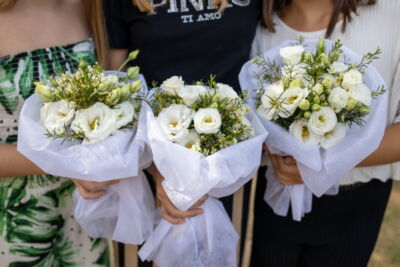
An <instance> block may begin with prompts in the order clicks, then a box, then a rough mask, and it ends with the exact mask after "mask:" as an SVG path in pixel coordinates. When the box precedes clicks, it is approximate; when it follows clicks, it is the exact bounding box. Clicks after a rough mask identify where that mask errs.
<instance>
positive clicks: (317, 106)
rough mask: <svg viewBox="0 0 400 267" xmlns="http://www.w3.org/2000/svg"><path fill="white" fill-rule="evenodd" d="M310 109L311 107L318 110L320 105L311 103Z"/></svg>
mask: <svg viewBox="0 0 400 267" xmlns="http://www.w3.org/2000/svg"><path fill="white" fill-rule="evenodd" d="M311 109H312V111H318V110H320V109H321V106H320V105H318V104H314V105H312V107H311Z"/></svg>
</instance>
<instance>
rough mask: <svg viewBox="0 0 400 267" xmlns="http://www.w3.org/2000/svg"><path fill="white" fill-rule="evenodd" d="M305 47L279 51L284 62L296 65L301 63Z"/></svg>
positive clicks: (298, 46) (290, 47) (292, 47)
mask: <svg viewBox="0 0 400 267" xmlns="http://www.w3.org/2000/svg"><path fill="white" fill-rule="evenodd" d="M303 53H304V47H303V46H301V45H296V46H288V47H283V48H281V49H280V50H279V54H280V55H281V57H282V59H283V61H284V62H285V63H286V64H288V65H296V64H298V63H299V62H300V61H301V57H302V55H303Z"/></svg>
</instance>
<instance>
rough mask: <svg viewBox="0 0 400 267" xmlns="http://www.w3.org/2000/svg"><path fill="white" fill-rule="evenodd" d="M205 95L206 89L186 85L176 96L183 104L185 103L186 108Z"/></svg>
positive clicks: (199, 86)
mask: <svg viewBox="0 0 400 267" xmlns="http://www.w3.org/2000/svg"><path fill="white" fill-rule="evenodd" d="M206 93H207V88H205V87H204V86H201V85H186V86H183V87H182V88H181V89H180V90H179V91H178V95H179V96H180V97H181V98H182V99H183V102H185V105H187V106H191V105H193V103H194V102H196V101H197V100H198V99H199V97H200V96H201V95H205V94H206Z"/></svg>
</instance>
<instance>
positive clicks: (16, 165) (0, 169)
mask: <svg viewBox="0 0 400 267" xmlns="http://www.w3.org/2000/svg"><path fill="white" fill-rule="evenodd" d="M34 174H44V173H43V171H42V170H41V169H40V168H38V167H37V166H36V165H35V164H33V163H32V162H31V161H30V160H28V159H27V158H25V157H24V156H22V155H21V154H20V153H19V152H18V151H17V146H16V145H10V144H3V143H0V178H4V177H15V176H25V175H34Z"/></svg>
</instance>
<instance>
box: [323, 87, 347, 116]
mask: <svg viewBox="0 0 400 267" xmlns="http://www.w3.org/2000/svg"><path fill="white" fill-rule="evenodd" d="M348 101H349V93H347V91H346V90H344V89H342V88H340V87H336V88H334V89H333V90H332V91H331V93H330V95H329V97H328V102H329V104H330V106H331V107H332V108H333V110H334V111H335V112H336V113H339V112H340V111H341V110H342V109H344V108H345V107H346V105H347V102H348Z"/></svg>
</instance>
